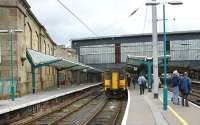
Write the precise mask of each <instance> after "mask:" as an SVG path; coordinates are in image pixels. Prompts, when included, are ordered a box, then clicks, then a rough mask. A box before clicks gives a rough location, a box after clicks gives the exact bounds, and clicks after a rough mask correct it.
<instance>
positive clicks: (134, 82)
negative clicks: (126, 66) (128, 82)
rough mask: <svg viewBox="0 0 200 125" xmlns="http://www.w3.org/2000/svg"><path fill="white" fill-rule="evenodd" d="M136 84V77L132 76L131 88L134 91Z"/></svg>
mask: <svg viewBox="0 0 200 125" xmlns="http://www.w3.org/2000/svg"><path fill="white" fill-rule="evenodd" d="M136 82H137V76H136V75H135V74H134V75H133V77H132V83H133V88H134V89H135V84H136Z"/></svg>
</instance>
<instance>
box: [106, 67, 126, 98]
mask: <svg viewBox="0 0 200 125" xmlns="http://www.w3.org/2000/svg"><path fill="white" fill-rule="evenodd" d="M104 90H105V94H106V96H107V97H109V98H123V97H125V96H127V84H126V75H125V73H122V72H119V71H107V72H104Z"/></svg>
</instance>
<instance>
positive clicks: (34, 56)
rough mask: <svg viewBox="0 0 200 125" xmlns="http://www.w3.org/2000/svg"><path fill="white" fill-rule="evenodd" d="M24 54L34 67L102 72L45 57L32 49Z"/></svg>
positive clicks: (52, 57)
mask: <svg viewBox="0 0 200 125" xmlns="http://www.w3.org/2000/svg"><path fill="white" fill-rule="evenodd" d="M26 54H27V58H28V60H29V62H30V63H31V64H32V65H33V66H34V67H42V66H55V67H56V69H57V70H65V69H68V70H86V71H95V72H102V71H101V70H99V69H96V68H93V67H91V66H88V65H85V64H82V63H80V62H73V61H71V60H67V59H64V58H61V57H56V56H51V55H47V54H44V53H41V52H38V51H35V50H32V49H27V51H26Z"/></svg>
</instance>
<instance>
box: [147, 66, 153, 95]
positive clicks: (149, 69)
mask: <svg viewBox="0 0 200 125" xmlns="http://www.w3.org/2000/svg"><path fill="white" fill-rule="evenodd" d="M147 66H148V91H149V92H151V91H152V90H151V89H152V82H151V80H152V79H151V78H152V77H151V72H152V71H151V67H152V63H151V62H148V63H147Z"/></svg>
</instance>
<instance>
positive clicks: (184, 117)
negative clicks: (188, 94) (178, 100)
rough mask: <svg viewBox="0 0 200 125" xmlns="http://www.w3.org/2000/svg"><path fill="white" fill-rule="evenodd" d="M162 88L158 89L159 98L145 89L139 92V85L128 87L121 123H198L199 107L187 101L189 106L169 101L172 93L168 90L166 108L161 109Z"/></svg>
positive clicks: (178, 124)
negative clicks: (141, 92)
mask: <svg viewBox="0 0 200 125" xmlns="http://www.w3.org/2000/svg"><path fill="white" fill-rule="evenodd" d="M162 92H163V91H162V89H159V99H154V98H153V93H152V92H151V93H149V92H147V90H145V93H144V95H140V94H139V86H137V87H136V89H133V88H132V86H131V87H130V88H129V94H128V95H129V100H128V103H127V109H126V111H125V116H124V119H123V121H122V125H199V123H200V119H199V115H200V107H199V106H197V105H195V104H193V103H191V102H190V103H189V107H183V106H182V105H174V104H172V103H171V100H170V99H171V97H172V93H171V92H168V98H169V99H168V104H169V105H168V110H167V111H164V110H163V104H162V99H163V98H162V95H163V93H162Z"/></svg>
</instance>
